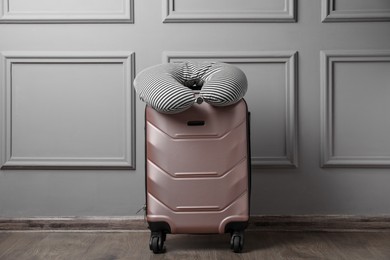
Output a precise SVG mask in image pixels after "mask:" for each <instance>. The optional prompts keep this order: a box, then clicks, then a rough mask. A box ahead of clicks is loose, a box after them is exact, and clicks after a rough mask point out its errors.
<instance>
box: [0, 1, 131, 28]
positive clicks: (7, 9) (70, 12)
mask: <svg viewBox="0 0 390 260" xmlns="http://www.w3.org/2000/svg"><path fill="white" fill-rule="evenodd" d="M133 6H134V5H133V0H66V1H65V0H1V4H0V23H29V22H30V23H31V22H33V23H72V22H78V23H80V22H85V23H101V22H104V23H107V22H128V23H132V22H133Z"/></svg>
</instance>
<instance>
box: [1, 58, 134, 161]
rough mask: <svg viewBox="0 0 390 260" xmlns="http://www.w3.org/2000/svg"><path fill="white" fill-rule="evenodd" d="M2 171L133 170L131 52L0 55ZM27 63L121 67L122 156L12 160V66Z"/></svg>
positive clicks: (17, 158) (132, 75)
mask: <svg viewBox="0 0 390 260" xmlns="http://www.w3.org/2000/svg"><path fill="white" fill-rule="evenodd" d="M0 57H1V59H2V63H3V72H2V75H3V77H2V78H3V82H2V83H3V84H2V85H3V87H2V88H1V93H2V96H1V98H2V100H1V102H2V114H1V115H0V116H1V118H0V119H1V120H0V121H1V122H2V129H1V130H2V135H1V139H0V140H1V143H2V148H1V149H2V151H1V152H2V158H0V159H1V161H0V163H1V165H2V166H1V168H2V169H107V168H109V169H111V168H112V169H135V123H134V122H135V102H134V96H135V95H134V89H133V87H132V86H133V79H134V75H135V54H134V53H133V52H2V53H0ZM18 63H28V64H56V63H60V64H121V65H122V66H123V73H124V77H125V78H124V80H123V82H124V88H125V90H124V92H125V93H126V97H125V111H124V114H125V118H124V120H125V123H124V125H125V129H124V133H126V134H125V140H126V143H125V144H124V147H123V151H124V156H123V157H88V158H83V157H75V158H72V157H49V158H46V157H15V156H13V154H12V94H11V93H12V66H13V65H15V64H18Z"/></svg>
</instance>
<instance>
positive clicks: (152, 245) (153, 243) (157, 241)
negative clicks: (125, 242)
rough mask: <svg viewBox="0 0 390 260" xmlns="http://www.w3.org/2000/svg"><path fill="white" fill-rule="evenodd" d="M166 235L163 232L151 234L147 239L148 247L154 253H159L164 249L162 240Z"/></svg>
mask: <svg viewBox="0 0 390 260" xmlns="http://www.w3.org/2000/svg"><path fill="white" fill-rule="evenodd" d="M165 238H166V235H165V234H163V233H158V234H152V235H151V236H150V240H149V249H150V250H152V251H153V253H154V254H159V253H162V252H163V251H164V241H165Z"/></svg>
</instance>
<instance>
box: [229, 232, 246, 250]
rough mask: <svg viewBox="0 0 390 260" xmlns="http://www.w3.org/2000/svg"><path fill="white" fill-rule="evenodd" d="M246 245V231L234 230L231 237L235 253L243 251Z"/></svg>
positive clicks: (231, 246)
mask: <svg viewBox="0 0 390 260" xmlns="http://www.w3.org/2000/svg"><path fill="white" fill-rule="evenodd" d="M243 247H244V233H243V232H234V233H233V234H232V237H231V239H230V248H231V249H233V252H234V253H241V251H242V248H243Z"/></svg>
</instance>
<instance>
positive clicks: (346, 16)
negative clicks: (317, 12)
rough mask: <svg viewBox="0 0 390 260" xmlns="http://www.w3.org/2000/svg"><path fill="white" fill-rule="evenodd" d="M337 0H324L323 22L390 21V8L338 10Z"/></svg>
mask: <svg viewBox="0 0 390 260" xmlns="http://www.w3.org/2000/svg"><path fill="white" fill-rule="evenodd" d="M335 1H337V0H322V4H321V5H322V7H321V9H322V10H321V18H322V22H369V21H390V9H385V10H381V9H377V10H356V9H351V10H345V11H340V10H339V11H338V10H336V8H335Z"/></svg>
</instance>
